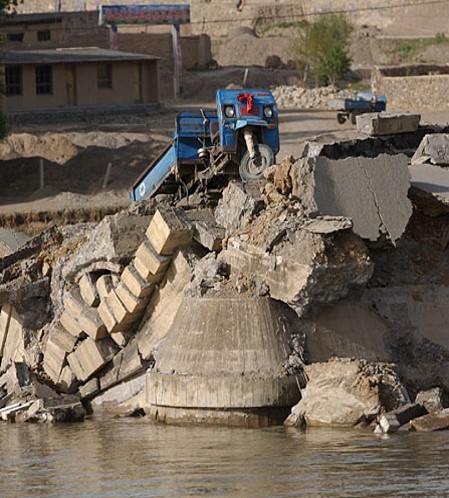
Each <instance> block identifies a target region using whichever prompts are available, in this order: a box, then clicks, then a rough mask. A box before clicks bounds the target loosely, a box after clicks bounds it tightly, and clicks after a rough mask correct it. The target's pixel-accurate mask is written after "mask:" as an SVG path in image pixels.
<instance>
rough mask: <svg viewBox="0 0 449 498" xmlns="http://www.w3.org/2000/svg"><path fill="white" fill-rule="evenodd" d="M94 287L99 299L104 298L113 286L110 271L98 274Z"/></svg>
mask: <svg viewBox="0 0 449 498" xmlns="http://www.w3.org/2000/svg"><path fill="white" fill-rule="evenodd" d="M95 287H96V289H97V292H98V296H99V298H100V300H101V299H104V298H105V297H106V296H107V295H108V294H109V292H111V289H113V288H114V282H113V279H112V275H111V274H110V273H106V274H104V275H100V276H99V277H98V278H97V280H96V282H95Z"/></svg>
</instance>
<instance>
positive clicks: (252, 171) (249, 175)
mask: <svg viewBox="0 0 449 498" xmlns="http://www.w3.org/2000/svg"><path fill="white" fill-rule="evenodd" d="M256 148H257V153H256V156H255V157H254V159H251V157H250V155H249V152H248V151H246V152H245V153H244V154H243V157H242V159H241V160H240V164H239V173H240V178H241V179H242V180H243V181H244V182H248V181H250V180H260V179H261V178H263V172H264V171H265V170H266V169H267V168H268V166H271V165H272V164H274V152H273V150H272V149H271V147H269V146H268V145H266V144H257V145H256Z"/></svg>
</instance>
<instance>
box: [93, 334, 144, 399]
mask: <svg viewBox="0 0 449 498" xmlns="http://www.w3.org/2000/svg"><path fill="white" fill-rule="evenodd" d="M147 368H148V362H146V361H144V360H142V358H141V357H140V355H139V352H138V347H137V342H136V341H133V342H131V343H129V344H128V345H127V346H126V347H125V348H124V349H122V350H121V351H120V352H119V353H118V354H117V355H116V356H115V358H114V359H113V360H112V362H111V363H110V364H109V365H108V367H107V368H106V370H105V371H104V372H102V375H101V376H100V379H99V380H100V390H101V391H105V390H106V389H109V388H110V387H112V386H114V385H116V384H118V383H120V382H123V381H125V380H127V379H129V378H131V377H134V376H136V375H138V374H141V373H143V372H144V371H145V370H146V369H147Z"/></svg>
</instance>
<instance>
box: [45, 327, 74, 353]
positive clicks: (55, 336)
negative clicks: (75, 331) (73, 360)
mask: <svg viewBox="0 0 449 498" xmlns="http://www.w3.org/2000/svg"><path fill="white" fill-rule="evenodd" d="M48 341H49V342H52V343H53V344H55V345H56V346H58V347H60V348H61V349H62V350H63V351H65V352H66V353H71V352H72V351H73V349H74V347H75V344H76V337H74V336H73V335H72V334H70V333H69V332H67V331H66V330H65V329H64V328H63V327H61V326H59V325H58V324H53V325H52V326H51V329H50V332H49V335H48Z"/></svg>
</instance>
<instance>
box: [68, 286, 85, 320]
mask: <svg viewBox="0 0 449 498" xmlns="http://www.w3.org/2000/svg"><path fill="white" fill-rule="evenodd" d="M85 309H86V304H85V302H84V301H83V298H82V297H81V294H80V291H79V288H78V287H74V288H72V289H71V290H70V291H68V292H66V293H65V295H64V310H65V311H67V312H68V313H70V315H71V316H72V317H73V318H75V320H78V318H79V317H80V315H81V314H82V313H83V312H84V310H85Z"/></svg>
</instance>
